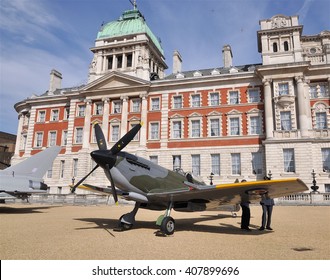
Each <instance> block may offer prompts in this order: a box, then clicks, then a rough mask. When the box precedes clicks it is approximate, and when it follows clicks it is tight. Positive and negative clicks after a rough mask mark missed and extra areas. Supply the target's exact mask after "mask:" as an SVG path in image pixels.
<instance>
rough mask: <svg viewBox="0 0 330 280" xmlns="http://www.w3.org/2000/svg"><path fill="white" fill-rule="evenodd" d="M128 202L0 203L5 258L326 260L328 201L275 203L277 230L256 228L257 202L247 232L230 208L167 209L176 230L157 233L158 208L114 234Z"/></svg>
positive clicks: (143, 212) (329, 246)
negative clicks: (95, 204) (167, 234)
mask: <svg viewBox="0 0 330 280" xmlns="http://www.w3.org/2000/svg"><path fill="white" fill-rule="evenodd" d="M132 208H133V207H132V206H58V205H42V204H27V205H25V204H12V205H4V206H0V217H1V222H0V236H1V243H0V249H1V250H0V258H1V259H2V260H26V259H29V260H85V259H91V260H109V259H117V260H124V259H131V260H144V259H151V260H161V259H171V260H176V259H191V260H211V259H227V260H246V259H251V260H252V259H255V260H304V259H306V260H310V259H315V260H329V259H330V207H327V206H323V207H322V206H275V207H274V211H273V222H272V227H273V228H274V231H262V232H261V231H259V230H258V228H259V226H260V222H261V207H259V206H251V226H250V227H251V229H252V231H251V232H245V231H241V229H240V215H241V212H238V216H237V217H236V218H234V217H232V216H231V214H230V213H229V212H195V213H179V212H175V211H172V217H173V218H174V219H175V221H176V232H175V233H174V235H172V236H167V237H160V236H157V235H156V232H157V229H158V228H157V226H156V225H155V221H156V220H157V218H158V216H159V215H161V214H163V213H162V212H156V211H148V210H142V209H141V210H139V212H138V214H137V216H136V220H137V223H136V225H135V226H134V228H133V229H132V230H130V231H125V232H115V231H113V228H114V227H116V226H117V221H118V218H119V217H120V216H121V215H122V214H125V213H127V212H129V211H131V209H132Z"/></svg>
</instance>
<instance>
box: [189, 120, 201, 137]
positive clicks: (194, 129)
mask: <svg viewBox="0 0 330 280" xmlns="http://www.w3.org/2000/svg"><path fill="white" fill-rule="evenodd" d="M190 125H191V135H190V136H191V137H192V138H198V137H200V136H201V121H200V120H191V122H190Z"/></svg>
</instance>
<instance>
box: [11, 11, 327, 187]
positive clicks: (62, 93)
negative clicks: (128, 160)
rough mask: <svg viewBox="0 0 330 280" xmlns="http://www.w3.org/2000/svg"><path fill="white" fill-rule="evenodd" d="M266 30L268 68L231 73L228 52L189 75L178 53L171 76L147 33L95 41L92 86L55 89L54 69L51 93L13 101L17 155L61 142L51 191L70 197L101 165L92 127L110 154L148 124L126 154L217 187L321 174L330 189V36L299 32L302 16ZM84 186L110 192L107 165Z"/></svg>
mask: <svg viewBox="0 0 330 280" xmlns="http://www.w3.org/2000/svg"><path fill="white" fill-rule="evenodd" d="M260 27H261V28H260V30H259V31H258V46H259V52H260V53H261V55H262V64H255V65H243V66H233V65H232V57H233V56H232V52H231V48H230V46H229V45H226V46H224V48H223V61H224V63H225V64H224V65H223V66H222V67H219V68H216V69H204V70H199V71H195V70H193V71H186V72H182V71H181V64H182V61H183V59H182V57H181V55H180V53H179V52H178V51H175V52H174V55H173V61H174V62H175V63H174V66H173V67H174V69H173V73H172V74H171V75H168V76H165V74H164V70H165V69H166V68H167V66H166V64H165V62H164V57H163V54H162V52H161V49H160V48H159V46H158V45H157V44H156V43H155V41H154V40H152V38H151V37H150V36H152V35H150V33H143V34H133V35H132V34H129V35H127V37H125V36H126V35H123V34H122V33H121V35H120V37H118V38H117V37H111V38H103V37H102V38H97V40H96V42H95V47H94V48H92V52H93V53H94V58H93V61H92V63H91V67H90V70H89V82H88V84H87V85H84V86H81V87H77V88H70V89H61V88H57V89H55V90H54V84H52V83H55V82H56V83H57V84H56V85H57V87H58V85H59V84H60V79H61V78H62V76H61V75H60V73H58V72H57V71H52V73H51V75H55V74H56V76H55V81H54V79H53V78H54V77H53V78H52V77H51V85H50V89H52V90H49V91H47V92H46V93H45V94H43V95H40V96H35V97H33V98H30V99H26V100H23V101H21V102H19V103H17V104H16V105H15V109H16V110H17V112H18V114H19V125H18V132H17V135H18V137H17V144H16V151H15V157H14V160H15V161H19V160H22V159H24V158H26V157H29V156H31V155H33V154H35V153H37V152H39V151H41V150H43V149H45V148H46V147H48V146H52V145H60V146H62V151H61V153H60V155H59V156H58V158H57V159H56V160H55V162H54V165H53V168H52V170H50V171H49V173H48V174H47V176H46V178H45V181H46V183H47V184H48V185H49V186H50V192H51V193H68V192H69V185H70V184H72V181H73V179H74V180H76V179H79V178H81V177H83V176H84V175H85V174H86V173H88V172H89V171H90V170H91V169H92V168H93V167H94V164H95V163H94V162H93V161H92V160H91V158H90V155H89V153H90V152H91V151H93V150H95V149H97V144H96V142H95V139H94V132H93V124H94V123H96V122H97V123H99V124H101V125H102V129H103V131H104V134H105V136H106V138H107V140H108V147H111V146H112V145H114V144H115V143H116V141H117V140H118V139H119V138H120V137H121V136H122V135H124V134H125V133H126V132H127V131H128V130H129V129H130V128H131V127H132V126H134V125H135V124H137V123H139V122H140V121H142V122H143V123H144V125H143V126H142V128H141V130H140V132H139V135H138V137H137V138H136V139H134V140H133V141H132V142H131V143H130V144H129V145H128V146H127V147H126V148H125V150H126V151H128V152H131V153H135V154H138V155H140V156H143V157H146V158H148V159H151V160H153V161H157V162H158V164H160V165H162V166H164V167H166V168H169V169H173V168H182V169H184V170H186V171H189V170H191V171H192V172H193V174H194V175H195V176H200V177H202V178H203V179H204V181H206V182H207V183H208V182H209V176H210V174H211V172H212V173H213V182H214V183H225V182H234V181H235V180H236V179H238V180H243V179H245V180H250V181H254V180H260V179H263V178H264V177H265V176H269V173H271V176H272V178H278V179H279V178H287V177H299V178H301V179H302V180H303V181H305V183H306V184H307V185H309V186H310V185H311V182H312V177H311V172H312V170H313V169H314V170H315V172H316V179H317V183H318V185H319V187H320V189H319V190H320V191H321V192H324V191H330V170H329V168H330V109H329V108H330V100H329V99H330V98H329V88H330V86H329V83H330V56H329V55H330V52H329V50H330V47H329V46H330V32H329V31H323V32H321V33H320V34H317V35H312V36H303V35H302V26H301V25H299V24H298V17H297V16H292V17H287V16H282V15H277V16H274V17H272V18H271V19H267V20H261V21H260ZM118 57H120V61H119V62H118ZM109 63H111V67H109ZM53 81H54V82H53ZM55 87H56V86H55ZM86 183H92V184H95V185H103V186H104V185H109V182H108V181H107V179H106V177H105V176H104V174H103V171H102V170H97V171H96V172H95V173H93V175H92V176H91V177H90V178H89V179H87V181H86Z"/></svg>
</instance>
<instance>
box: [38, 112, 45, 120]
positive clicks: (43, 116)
mask: <svg viewBox="0 0 330 280" xmlns="http://www.w3.org/2000/svg"><path fill="white" fill-rule="evenodd" d="M45 120H46V111H38V122H45Z"/></svg>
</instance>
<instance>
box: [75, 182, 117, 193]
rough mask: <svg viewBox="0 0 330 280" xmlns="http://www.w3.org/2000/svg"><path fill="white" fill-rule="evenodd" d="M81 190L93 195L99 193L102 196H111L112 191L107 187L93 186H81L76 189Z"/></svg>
mask: <svg viewBox="0 0 330 280" xmlns="http://www.w3.org/2000/svg"><path fill="white" fill-rule="evenodd" d="M77 188H78V189H81V190H86V191H91V192H94V193H99V194H103V195H112V189H111V188H108V187H99V186H93V185H90V184H82V185H79V186H78V187H77Z"/></svg>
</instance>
